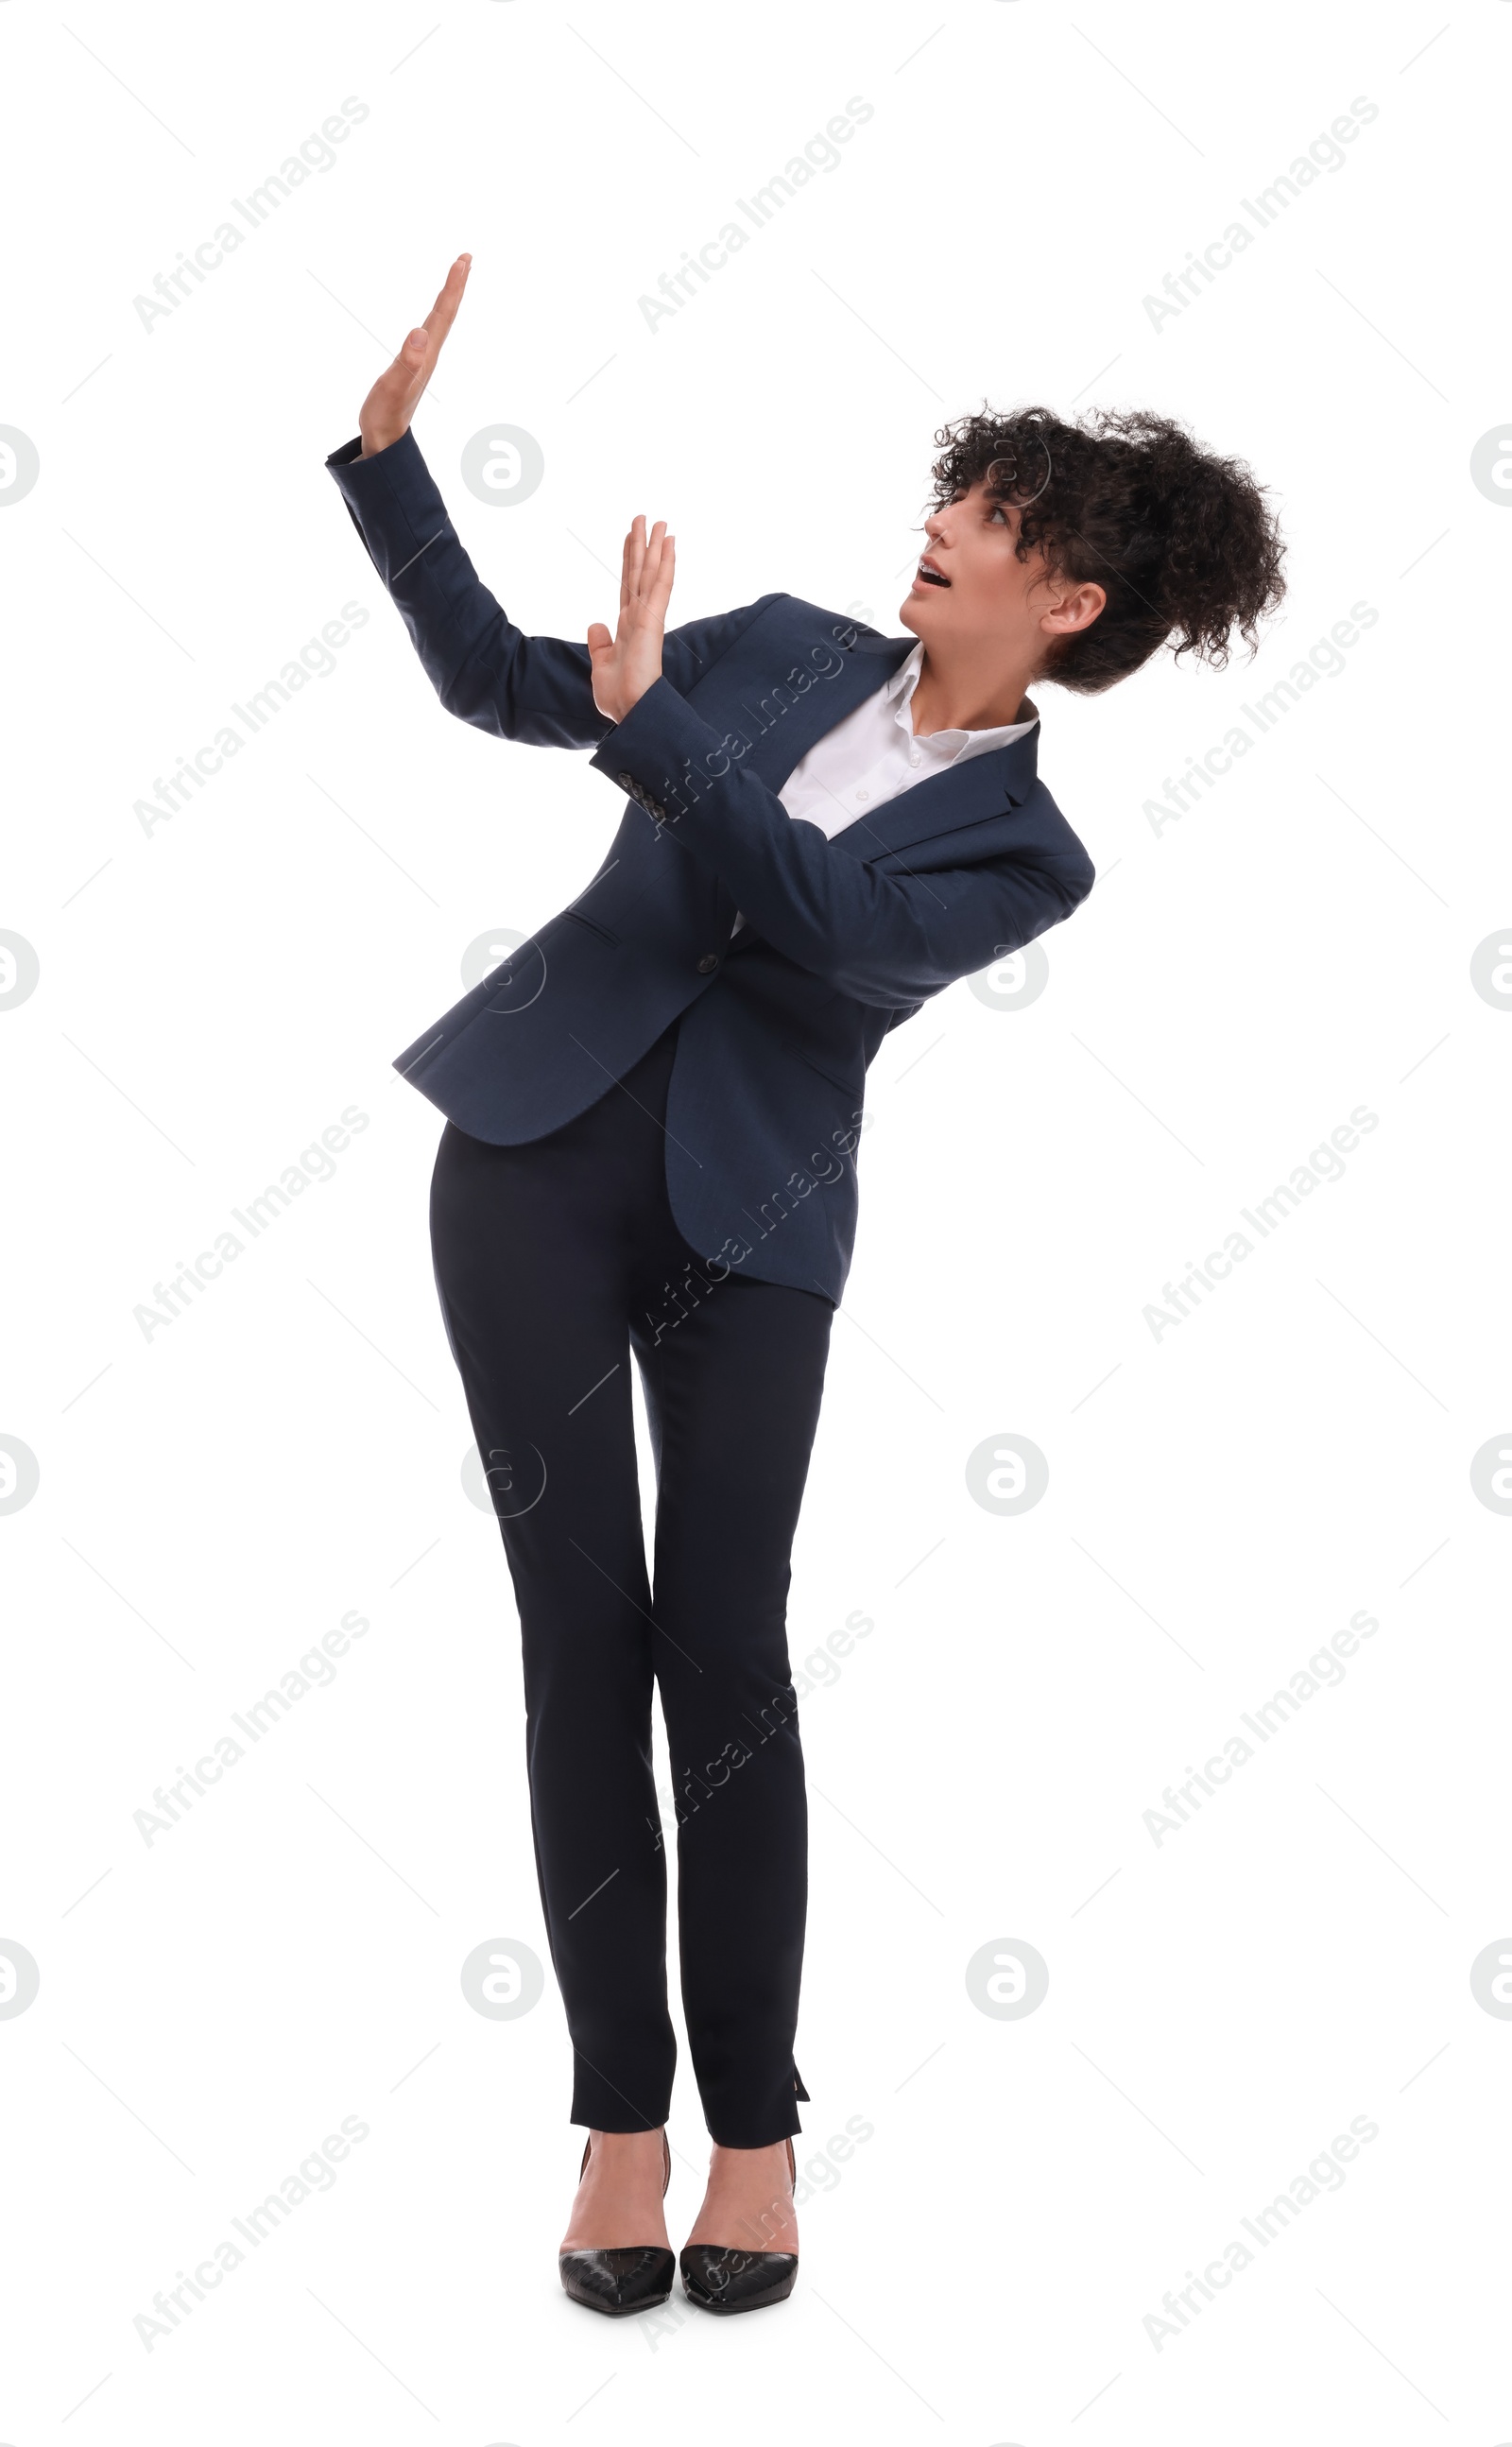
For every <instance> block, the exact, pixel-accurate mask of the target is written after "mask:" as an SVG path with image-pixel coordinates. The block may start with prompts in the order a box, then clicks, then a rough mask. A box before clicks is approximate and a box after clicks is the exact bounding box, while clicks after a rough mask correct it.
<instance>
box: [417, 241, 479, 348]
mask: <svg viewBox="0 0 1512 2447" xmlns="http://www.w3.org/2000/svg"><path fill="white" fill-rule="evenodd" d="M471 270H472V256H470V255H459V256H458V257H457V260H456V262H455V263H454V264H453V265H452V267H451V270H450V271H449V272H448V273H447V275H446V277H445V279H444V282H443V283H442V286H441V289H440V290H439V292H438V293H437V297H436V302H435V304H434V306H432V308H431V310H430V312H429V313H428V314H427V315H426V317H425V330H426V331H427V332H430V333H431V334H432V336H433V337H434V340H435V343H436V347H437V349H438V350H439V349H440V347H441V344H442V342H443V340H444V338H445V336H446V334H447V332H449V331H450V330H451V327H452V325H453V323H454V322H455V321H456V319H457V309H458V307H459V306H460V305H461V304H462V293H463V290H464V289H465V288H466V286H467V275H468V273H469V272H470V271H471Z"/></svg>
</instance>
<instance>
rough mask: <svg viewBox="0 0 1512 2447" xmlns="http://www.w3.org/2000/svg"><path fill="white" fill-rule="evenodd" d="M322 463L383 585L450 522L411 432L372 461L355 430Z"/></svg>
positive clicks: (377, 453) (375, 454)
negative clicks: (351, 435) (329, 471)
mask: <svg viewBox="0 0 1512 2447" xmlns="http://www.w3.org/2000/svg"><path fill="white" fill-rule="evenodd" d="M326 465H327V466H328V467H329V469H330V470H331V477H332V480H333V481H334V483H335V485H336V488H337V490H338V491H339V493H340V494H341V497H342V500H343V501H344V502H345V503H346V504H347V508H348V510H349V512H350V517H351V522H352V525H353V526H354V527H355V528H356V530H357V533H358V534H359V535H360V536H361V538H362V541H363V543H364V546H365V547H366V550H367V553H368V558H369V560H370V561H371V562H372V565H373V567H374V568H375V569H376V571H377V572H378V575H379V577H380V578H381V579H383V582H384V584H385V585H386V586H387V585H388V584H389V583H390V581H391V580H392V579H395V578H396V577H398V576H399V574H400V572H401V571H402V570H405V569H406V568H407V567H408V565H409V563H410V562H411V561H412V560H414V559H415V558H416V556H417V555H418V554H419V553H422V552H424V550H425V546H426V545H427V544H429V543H434V541H435V540H436V538H437V536H438V535H440V534H441V532H442V530H443V528H444V527H445V526H446V525H447V524H448V523H449V522H448V520H447V516H446V505H445V503H444V501H443V500H442V498H441V495H440V493H439V492H438V491H437V490H436V484H435V480H434V478H433V477H432V475H431V472H430V470H429V468H428V467H427V466H426V465H425V460H424V459H423V458H422V457H421V455H420V445H419V444H418V442H417V441H416V440H415V437H414V435H413V433H402V434H401V435H400V437H399V440H398V441H397V442H390V444H389V445H388V447H387V450H378V451H375V452H374V453H373V456H372V457H371V458H370V459H365V458H364V457H363V455H362V437H361V435H360V434H356V435H354V436H353V437H352V439H351V441H350V442H344V443H343V444H342V446H341V448H340V449H339V450H333V451H332V452H331V456H330V458H329V459H328V460H327V461H326Z"/></svg>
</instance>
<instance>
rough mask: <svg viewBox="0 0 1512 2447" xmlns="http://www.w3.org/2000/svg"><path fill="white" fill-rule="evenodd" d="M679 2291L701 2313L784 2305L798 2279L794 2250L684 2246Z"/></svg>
mask: <svg viewBox="0 0 1512 2447" xmlns="http://www.w3.org/2000/svg"><path fill="white" fill-rule="evenodd" d="M680 2266H681V2268H682V2272H683V2290H684V2292H685V2293H686V2294H687V2296H688V2299H689V2301H690V2303H696V2304H697V2305H698V2307H699V2309H700V2310H702V2311H759V2310H761V2309H763V2307H764V2306H765V2305H766V2304H768V2303H783V2302H785V2301H786V2299H787V2297H788V2295H789V2294H790V2293H791V2292H792V2290H793V2286H794V2283H795V2281H796V2279H797V2276H798V2254H797V2252H796V2251H735V2250H732V2249H729V2248H726V2247H725V2246H723V2245H716V2244H709V2243H690V2244H688V2245H687V2246H686V2247H685V2248H684V2250H683V2252H682V2254H681V2256H680Z"/></svg>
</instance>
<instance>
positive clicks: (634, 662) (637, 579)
mask: <svg viewBox="0 0 1512 2447" xmlns="http://www.w3.org/2000/svg"><path fill="white" fill-rule="evenodd" d="M676 559H677V547H676V538H675V537H674V536H670V535H669V534H668V532H667V522H666V521H665V519H658V520H657V522H656V523H655V525H654V526H653V527H652V531H651V534H650V536H649V537H648V535H647V533H646V522H645V520H644V519H643V518H636V519H633V520H632V521H631V523H630V533H629V535H628V536H627V537H626V538H625V551H624V557H623V560H621V563H620V573H619V622H618V625H617V627H616V628H615V630H614V635H613V636H611V635H610V633H609V631H608V629H607V628H606V627H605V625H604V623H603V621H602V620H595V622H594V625H593V627H592V628H591V629H590V630H589V632H588V655H589V660H590V662H591V663H592V664H593V670H594V703H595V705H596V706H597V708H598V711H599V712H600V713H604V714H607V715H608V716H609V719H610V721H611V722H623V721H624V719H625V716H626V714H627V713H628V712H629V711H630V709H631V707H632V706H633V705H634V704H635V703H636V701H637V700H638V699H639V698H640V697H643V696H644V695H645V693H646V691H647V690H648V689H649V688H650V687H651V685H652V681H653V680H657V679H660V677H661V667H662V635H663V632H664V630H665V628H666V625H667V604H668V599H669V598H670V597H671V591H672V578H673V575H674V573H675V567H676Z"/></svg>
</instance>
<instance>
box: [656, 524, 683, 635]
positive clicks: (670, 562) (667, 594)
mask: <svg viewBox="0 0 1512 2447" xmlns="http://www.w3.org/2000/svg"><path fill="white" fill-rule="evenodd" d="M676 574H677V538H676V537H675V536H671V535H670V536H669V537H668V538H667V541H666V542H665V543H664V544H663V546H662V555H661V561H660V564H659V566H658V568H657V572H656V584H655V586H654V588H653V590H652V611H653V612H654V613H655V615H656V617H657V619H658V620H661V619H663V618H665V616H666V612H667V605H668V603H669V601H670V599H671V591H672V579H673V578H674V577H675V576H676Z"/></svg>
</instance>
